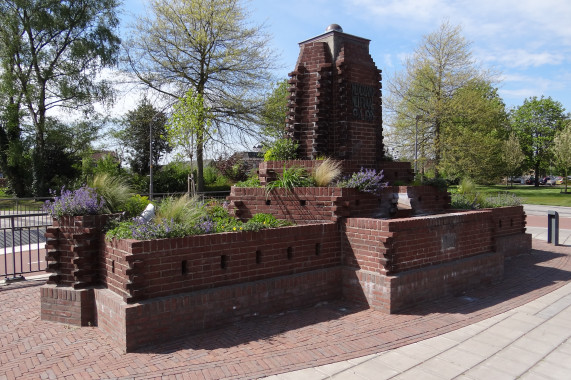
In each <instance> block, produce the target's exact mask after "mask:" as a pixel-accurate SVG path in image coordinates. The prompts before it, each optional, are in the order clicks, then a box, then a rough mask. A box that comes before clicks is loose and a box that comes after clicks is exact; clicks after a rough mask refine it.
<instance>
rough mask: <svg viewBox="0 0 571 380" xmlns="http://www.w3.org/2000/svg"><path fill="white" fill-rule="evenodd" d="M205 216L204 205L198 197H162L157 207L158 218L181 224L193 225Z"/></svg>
mask: <svg viewBox="0 0 571 380" xmlns="http://www.w3.org/2000/svg"><path fill="white" fill-rule="evenodd" d="M206 216H207V214H206V210H205V209H204V205H203V204H202V202H200V200H199V198H198V197H193V198H190V197H189V196H188V195H186V194H185V195H183V196H181V197H178V198H174V197H167V198H164V199H163V200H162V201H161V203H160V204H159V205H158V207H157V216H156V218H157V219H158V220H167V221H169V220H172V221H173V222H174V223H178V224H182V225H183V226H187V227H190V226H193V225H197V224H198V223H200V222H202V221H203V220H204V218H205V217H206Z"/></svg>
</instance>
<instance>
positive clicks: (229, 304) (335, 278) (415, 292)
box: [41, 187, 531, 350]
mask: <svg viewBox="0 0 571 380" xmlns="http://www.w3.org/2000/svg"><path fill="white" fill-rule="evenodd" d="M408 189H410V188H408ZM318 190H319V191H322V190H323V189H318ZM331 190H333V191H334V192H339V191H341V190H345V189H331ZM399 190H403V191H406V190H407V188H402V189H399ZM416 190H418V191H420V193H422V194H423V195H422V196H423V197H424V196H425V193H423V192H422V191H423V188H422V187H421V188H419V189H416ZM425 190H426V189H425ZM245 191H257V189H245ZM356 194H357V193H356ZM418 194H419V193H417V194H416V195H418ZM433 195H434V194H433ZM330 198H331V196H330ZM357 200H358V199H350V198H345V199H344V200H343V202H348V205H343V208H344V209H348V208H351V207H353V206H358V205H354V204H352V203H351V202H356V201H357ZM361 201H362V199H361ZM364 204H366V202H364ZM500 220H502V223H501V227H500ZM512 220H513V223H512ZM70 223H71V224H73V225H74V226H75V228H76V230H73V232H74V234H72V235H73V239H75V240H74V244H73V245H71V244H67V243H68V242H69V241H70V235H69V233H71V232H70V231H71V230H66V229H64V228H63V226H62V225H61V223H59V225H58V228H60V229H59V230H58V231H67V232H65V233H61V234H60V233H59V232H57V233H55V232H54V231H52V232H49V233H52V234H53V236H52V237H51V239H55V240H57V239H56V236H59V238H61V242H52V243H51V244H52V246H54V247H55V246H57V247H58V249H59V250H60V251H62V250H64V249H68V250H69V251H70V252H68V253H63V252H62V254H60V255H54V256H53V257H54V259H57V258H61V259H62V260H64V264H65V263H66V262H67V260H68V258H70V257H74V254H75V252H76V247H80V248H81V247H85V246H87V245H90V244H91V245H99V246H100V251H99V252H98V254H97V257H98V261H97V262H96V263H95V264H94V265H91V266H90V267H89V268H91V269H90V270H91V271H94V272H95V273H88V274H89V278H91V279H97V282H96V283H92V285H91V286H90V287H89V288H87V289H74V287H73V286H74V285H76V283H75V282H70V283H64V284H57V285H56V284H49V285H45V286H44V287H42V289H41V307H42V310H41V316H42V319H45V320H51V321H58V322H63V323H69V324H75V325H80V326H85V325H89V324H97V325H98V326H100V328H101V329H103V330H104V331H106V333H108V334H109V335H110V336H111V337H113V338H114V339H115V340H116V341H117V342H119V344H120V345H121V346H122V347H124V348H125V350H134V349H136V348H137V347H140V346H141V345H145V344H150V343H155V342H159V341H161V340H164V339H168V338H170V337H175V336H178V335H180V334H185V333H190V332H192V331H196V330H199V329H203V328H207V327H212V326H215V325H218V324H221V323H225V322H230V321H234V320H237V319H238V318H243V317H248V316H251V317H253V316H255V315H257V314H260V313H273V312H278V311H283V310H287V309H289V308H294V307H303V306H307V305H311V304H314V303H316V302H320V301H323V300H328V299H335V298H339V297H341V296H343V297H345V298H346V299H348V300H351V301H356V302H362V303H365V304H368V305H369V306H370V307H374V308H377V309H378V310H382V311H385V312H387V313H391V312H395V311H398V310H401V309H403V308H406V307H408V306H410V305H413V304H414V303H416V302H419V301H422V300H429V299H434V298H438V297H441V296H443V295H446V294H458V293H459V292H461V291H463V290H465V289H468V288H470V287H473V286H478V285H480V284H487V283H491V282H495V281H499V280H501V277H502V273H503V265H504V261H503V260H504V256H505V255H509V254H513V253H523V252H525V251H527V250H529V249H530V248H531V241H530V239H529V235H525V234H524V233H522V226H523V227H525V216H524V214H523V208H522V207H513V208H502V209H494V210H481V211H470V212H457V213H451V214H441V215H433V216H424V217H414V218H401V219H373V218H363V217H358V218H357V217H350V218H346V219H345V218H344V219H343V220H342V222H341V223H331V222H329V223H320V224H307V225H297V226H292V227H284V228H279V229H268V230H262V231H260V232H256V233H254V232H233V233H221V234H212V235H203V236H192V237H185V238H178V239H162V240H153V241H134V240H120V241H113V242H105V241H104V240H103V236H102V234H96V235H98V236H99V239H98V241H97V242H95V240H94V239H93V236H92V234H91V233H94V231H91V230H90V231H91V232H90V234H85V233H83V234H82V233H81V231H83V232H85V230H86V228H87V229H90V228H93V227H85V226H86V225H92V226H93V225H98V222H95V221H92V222H87V223H86V222H85V221H81V222H80V223H78V222H77V219H75V218H74V219H73V220H70ZM89 223H91V224H89ZM99 225H100V224H99ZM80 226H83V227H80ZM340 227H342V228H341V229H340ZM82 237H83V238H85V239H86V240H85V241H82V240H81V238H82ZM87 242H91V243H90V244H87ZM514 246H515V247H517V249H520V251H518V252H515V251H513V247H514ZM79 252H84V250H83V249H79ZM56 263H57V261H56ZM56 267H57V268H59V269H58V270H59V276H60V277H59V278H68V277H69V278H75V275H74V273H75V272H74V271H75V270H76V267H75V264H74V265H73V266H70V265H67V266H66V265H57V266H56ZM66 268H67V269H66ZM64 270H68V271H70V273H64ZM81 284H83V283H81ZM81 284H80V285H81ZM81 286H85V285H81Z"/></svg>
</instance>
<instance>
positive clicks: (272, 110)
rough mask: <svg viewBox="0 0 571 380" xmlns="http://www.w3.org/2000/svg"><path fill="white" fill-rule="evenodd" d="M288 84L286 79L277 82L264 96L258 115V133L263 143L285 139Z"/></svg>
mask: <svg viewBox="0 0 571 380" xmlns="http://www.w3.org/2000/svg"><path fill="white" fill-rule="evenodd" d="M288 89H289V84H288V80H287V79H283V80H281V81H279V82H277V83H276V84H275V85H274V87H273V88H272V89H271V91H269V93H268V94H267V95H266V97H265V98H266V101H265V102H264V105H263V107H262V112H261V113H260V119H261V120H260V124H261V125H262V130H261V131H260V133H261V135H262V136H263V139H264V142H265V143H271V142H272V141H274V140H279V139H283V138H285V137H286V129H285V119H286V114H287V111H288V96H289V91H288Z"/></svg>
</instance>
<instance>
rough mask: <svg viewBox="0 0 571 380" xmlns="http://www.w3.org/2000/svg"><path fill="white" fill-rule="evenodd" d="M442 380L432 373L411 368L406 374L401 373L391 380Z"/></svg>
mask: <svg viewBox="0 0 571 380" xmlns="http://www.w3.org/2000/svg"><path fill="white" fill-rule="evenodd" d="M420 379H422V380H444V379H446V378H445V377H441V376H439V375H435V374H433V373H432V372H428V371H425V370H422V369H420V368H417V367H415V368H412V369H410V370H408V371H406V372H403V373H401V374H399V375H397V376H395V377H393V378H392V380H420Z"/></svg>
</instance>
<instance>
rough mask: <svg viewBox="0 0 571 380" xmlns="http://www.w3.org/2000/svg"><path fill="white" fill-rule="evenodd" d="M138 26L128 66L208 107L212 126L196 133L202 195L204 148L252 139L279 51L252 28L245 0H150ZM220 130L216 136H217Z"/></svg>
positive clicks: (158, 86)
mask: <svg viewBox="0 0 571 380" xmlns="http://www.w3.org/2000/svg"><path fill="white" fill-rule="evenodd" d="M150 9H151V12H152V15H151V16H148V17H141V18H139V19H138V21H137V25H136V27H135V30H134V33H133V38H132V39H131V40H130V41H129V43H128V44H127V45H126V61H127V62H128V64H129V66H130V68H131V69H132V70H133V72H134V73H135V75H136V76H137V77H138V78H139V80H141V81H142V83H144V84H145V85H146V86H148V87H150V88H151V89H154V90H156V91H157V92H158V93H160V94H162V95H164V96H165V97H166V98H167V99H169V100H170V101H173V100H177V99H179V98H181V97H182V96H183V95H184V94H185V93H187V91H188V90H190V89H192V90H193V91H194V92H195V93H196V94H198V95H200V96H201V97H202V98H203V99H204V103H205V105H206V107H207V108H208V109H209V110H210V112H209V117H210V120H211V123H212V126H213V128H212V129H209V131H207V130H206V129H207V128H206V125H205V126H204V127H203V128H197V129H196V130H195V132H194V133H195V144H196V145H195V147H196V149H195V150H196V162H197V169H198V190H199V191H202V190H203V189H204V178H203V177H204V176H203V169H204V161H203V160H204V145H203V142H205V141H207V140H209V139H214V138H216V141H218V142H222V143H226V144H228V143H232V144H233V145H235V144H236V143H237V142H240V141H243V139H244V138H245V137H246V136H247V135H250V136H254V135H255V132H256V131H255V130H253V129H252V125H254V123H255V121H256V120H255V116H256V115H257V114H258V113H259V110H260V108H261V103H262V99H261V97H260V96H259V94H260V92H261V91H263V89H264V88H266V87H267V85H268V84H269V81H270V78H271V75H270V69H271V68H272V67H273V59H272V58H271V57H272V56H273V54H270V51H269V48H268V46H269V45H268V37H267V36H266V35H265V34H264V33H263V29H262V27H261V26H250V25H248V24H247V22H246V12H245V10H244V8H243V7H242V6H241V4H240V2H239V0H151V6H150ZM215 133H216V136H214V134H215Z"/></svg>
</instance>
